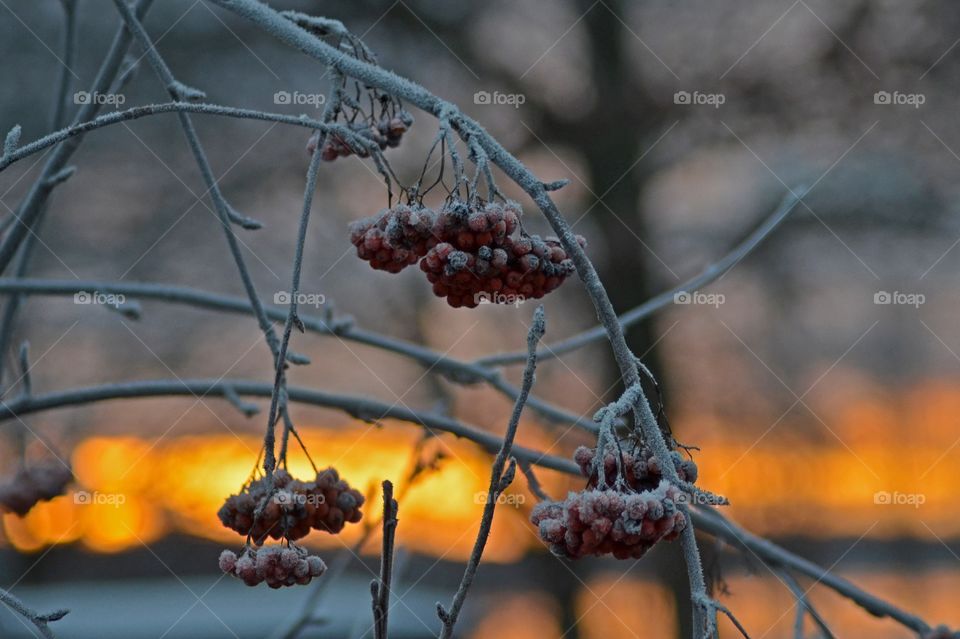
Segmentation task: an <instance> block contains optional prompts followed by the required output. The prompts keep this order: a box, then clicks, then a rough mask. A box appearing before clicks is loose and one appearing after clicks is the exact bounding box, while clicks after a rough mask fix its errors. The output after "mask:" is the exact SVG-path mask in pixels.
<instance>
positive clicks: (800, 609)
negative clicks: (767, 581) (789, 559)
mask: <svg viewBox="0 0 960 639" xmlns="http://www.w3.org/2000/svg"><path fill="white" fill-rule="evenodd" d="M777 574H779V575H780V578H781V579H782V580H783V583H784V585H786V586H787V588H788V589H789V590H790V592H792V593H793V596H794V598H796V600H797V618H796V622H795V623H794V628H793V632H794V635H795V638H796V639H804V637H803V619H804V615H805V614H809V615H810V618H811V619H813V622H814V623H815V624H817V627H818V628H820V632H821V633H823V636H824V637H825V639H834V636H833V632H831V630H830V627H829V626H827V623H826V622H825V621H824V620H823V617H821V616H820V613H819V612H818V611H817V609H816V608H814V607H813V604H812V603H810V599H809V598H808V597H807V593H806V591H804V589H803V588H801V587H800V584H799V583H798V582H797V580H796V579H795V578H794V576H793V575H792V574H790V571H788V570H778V571H777Z"/></svg>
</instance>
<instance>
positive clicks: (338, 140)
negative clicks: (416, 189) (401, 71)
mask: <svg viewBox="0 0 960 639" xmlns="http://www.w3.org/2000/svg"><path fill="white" fill-rule="evenodd" d="M412 125H413V116H412V115H410V113H409V112H408V111H406V110H403V109H401V110H399V111H398V112H397V113H396V114H394V115H392V116H391V115H388V114H384V115H383V116H381V117H380V119H379V120H378V121H376V122H373V121H370V120H358V121H355V122H350V123H349V124H348V125H347V126H348V127H350V129H351V130H352V131H353V132H354V133H357V134H358V135H361V136H363V137H366V138H369V139H370V140H372V141H373V142H374V143H376V145H377V146H379V147H380V150H381V151H382V150H384V149H386V148H387V147H389V148H396V147H398V146H400V142H401V140H402V139H403V134H404V133H406V132H407V130H408V129H409V128H410V127H411V126H412ZM319 139H320V135H319V134H316V133H315V134H314V135H313V136H312V137H311V138H310V141H309V142H307V153H309V154H311V155H312V154H313V153H314V151H316V148H317V142H318V140H319ZM354 154H356V155H357V157H361V158H366V157H369V155H370V152H369V151H368V150H367V149H365V148H363V147H359V146H357V145H351V144H350V142H348V141H347V140H346V138H345V137H344V136H343V135H340V134H338V133H329V134H328V135H327V136H326V138H325V139H324V142H323V146H322V147H320V155H321V157H322V158H323V159H324V160H326V161H327V162H333V161H334V160H336V159H337V158H341V157H347V156H348V155H354Z"/></svg>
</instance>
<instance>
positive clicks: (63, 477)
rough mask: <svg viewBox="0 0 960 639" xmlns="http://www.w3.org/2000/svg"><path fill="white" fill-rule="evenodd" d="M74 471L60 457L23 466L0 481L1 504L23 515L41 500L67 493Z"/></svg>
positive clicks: (4, 507)
mask: <svg viewBox="0 0 960 639" xmlns="http://www.w3.org/2000/svg"><path fill="white" fill-rule="evenodd" d="M72 480H73V472H72V471H71V470H70V468H68V467H67V466H65V465H64V464H63V463H62V462H61V461H60V460H58V459H49V460H43V461H38V462H35V463H33V464H31V465H30V466H24V467H22V468H20V470H18V471H17V472H16V474H15V475H13V476H12V477H10V478H9V479H7V480H6V481H4V482H2V483H0V507H2V508H3V509H5V510H7V511H10V512H13V513H16V514H18V515H20V516H21V517H22V516H24V515H26V514H27V513H28V512H30V509H31V508H33V507H34V506H35V505H36V504H37V503H38V502H41V501H48V500H50V499H53V498H54V497H57V496H59V495H62V494H64V491H65V490H66V487H67V484H69V483H70V482H71V481H72Z"/></svg>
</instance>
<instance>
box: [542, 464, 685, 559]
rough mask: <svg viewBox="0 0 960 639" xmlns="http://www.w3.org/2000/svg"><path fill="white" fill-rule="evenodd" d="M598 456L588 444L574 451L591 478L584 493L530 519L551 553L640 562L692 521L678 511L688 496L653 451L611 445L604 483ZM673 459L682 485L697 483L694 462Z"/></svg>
mask: <svg viewBox="0 0 960 639" xmlns="http://www.w3.org/2000/svg"><path fill="white" fill-rule="evenodd" d="M596 454H597V453H596V450H595V449H591V448H586V447H584V446H581V447H580V448H578V449H577V451H576V452H575V453H574V460H575V461H576V462H577V464H578V465H579V466H580V470H581V472H582V473H583V475H584V476H585V477H586V478H587V486H586V488H585V489H584V490H581V491H579V492H570V493H569V494H568V495H567V498H566V499H564V500H563V501H543V502H541V503H540V504H538V505H537V506H536V508H534V510H533V513H532V514H531V517H530V521H531V522H532V523H533V524H534V525H536V526H537V527H538V528H539V532H540V538H541V539H543V540H544V541H545V542H547V543H548V544H550V550H551V551H552V552H553V553H554V554H556V555H559V556H561V557H568V558H571V559H577V558H580V557H586V556H589V555H605V554H611V555H613V556H614V557H616V558H617V559H627V558H634V559H639V558H640V557H642V556H643V555H644V554H645V553H646V552H647V551H648V550H649V549H650V548H652V547H653V546H654V544H656V543H657V542H658V541H660V540H662V539H663V540H668V541H669V540H672V539H676V538H677V537H678V536H679V535H680V533H681V532H682V531H683V529H684V527H685V526H686V523H687V520H686V517H685V516H684V514H683V513H682V512H681V511H680V509H679V508H678V504H679V503H681V502H682V501H684V500H685V499H686V498H687V495H686V493H684V492H683V491H682V490H681V489H680V488H679V487H677V486H675V485H674V484H672V483H671V482H669V481H668V480H666V479H664V478H663V477H662V472H661V469H660V465H659V463H658V462H657V459H656V458H655V457H654V456H653V455H652V454H651V453H650V451H649V450H648V449H646V448H645V447H644V448H641V449H640V450H639V451H636V452H627V451H625V450H624V451H619V450H614V447H608V448H607V450H606V452H605V454H604V455H603V473H604V477H603V479H604V481H603V482H600V481H599V480H600V477H599V472H598V471H599V469H598V467H597V464H595V458H596ZM618 454H619V455H620V459H621V464H620V466H619V468H618V466H617V463H616V460H617V455H618ZM673 459H674V467H675V468H676V469H677V473H678V474H679V476H680V479H681V480H682V481H684V482H690V483H693V482H694V481H696V478H697V466H696V464H695V463H693V461H691V460H685V459H683V458H682V457H681V456H680V455H679V453H676V452H674V453H673Z"/></svg>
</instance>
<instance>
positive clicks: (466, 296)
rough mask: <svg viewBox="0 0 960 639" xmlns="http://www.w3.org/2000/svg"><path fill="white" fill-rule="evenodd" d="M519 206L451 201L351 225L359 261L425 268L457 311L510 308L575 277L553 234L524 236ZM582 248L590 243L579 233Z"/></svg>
mask: <svg viewBox="0 0 960 639" xmlns="http://www.w3.org/2000/svg"><path fill="white" fill-rule="evenodd" d="M520 215H521V212H520V206H519V205H518V204H517V203H516V202H511V201H507V202H505V203H504V204H499V203H496V202H488V203H486V204H484V205H482V206H480V205H478V206H473V207H471V206H469V205H468V204H467V203H466V202H463V201H461V200H453V201H450V202H448V203H447V204H446V205H445V206H444V207H443V208H442V209H440V210H439V211H434V210H432V209H429V208H427V207H425V206H423V205H422V204H413V205H406V204H399V205H397V206H395V207H393V208H390V209H385V210H383V211H381V212H380V213H378V214H377V215H375V216H373V217H368V218H364V219H361V220H356V221H355V222H353V223H352V224H351V225H350V241H351V243H352V244H353V245H354V246H355V247H356V248H357V256H358V257H360V259H362V260H365V261H367V262H369V263H370V266H371V267H372V268H374V269H377V270H383V271H387V272H389V273H397V272H399V271H401V270H403V269H404V268H406V267H407V266H410V265H411V264H415V263H417V262H419V263H420V270H421V271H423V272H424V273H425V274H426V276H427V280H428V281H429V282H430V283H431V284H432V285H433V292H434V294H436V295H437V296H438V297H443V298H446V300H447V303H448V304H450V306H453V307H454V308H458V307H461V306H466V307H468V308H473V307H475V306H478V305H479V304H482V303H505V304H513V303H516V302H519V301H523V300H525V299H536V298H540V297H543V296H544V295H546V294H547V293H549V292H551V291H553V290H554V289H556V288H557V287H558V286H560V284H562V283H563V281H564V280H565V279H566V278H567V277H568V276H569V275H570V274H571V273H573V272H574V267H573V262H572V261H571V260H570V259H569V258H568V257H567V253H566V251H564V250H563V247H562V246H561V245H560V241H559V240H558V239H557V238H555V237H547V238H543V239H541V238H540V236H538V235H527V234H526V233H524V232H523V231H522V228H521V227H520V223H519V221H520ZM577 242H579V243H580V244H581V246H584V245H586V240H584V239H583V237H582V236H577Z"/></svg>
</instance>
